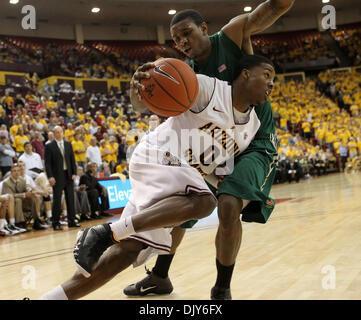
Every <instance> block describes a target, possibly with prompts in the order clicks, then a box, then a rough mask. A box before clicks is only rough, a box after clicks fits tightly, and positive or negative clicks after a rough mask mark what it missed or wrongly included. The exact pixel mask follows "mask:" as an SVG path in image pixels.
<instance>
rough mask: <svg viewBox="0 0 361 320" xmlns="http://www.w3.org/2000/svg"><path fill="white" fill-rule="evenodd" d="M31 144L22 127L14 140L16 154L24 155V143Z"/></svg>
mask: <svg viewBox="0 0 361 320" xmlns="http://www.w3.org/2000/svg"><path fill="white" fill-rule="evenodd" d="M25 142H30V140H29V137H28V136H26V135H25V134H24V129H23V127H22V126H20V127H19V129H18V132H17V134H16V135H15V138H14V145H13V147H14V148H15V150H16V152H18V153H23V152H24V151H25V150H24V143H25Z"/></svg>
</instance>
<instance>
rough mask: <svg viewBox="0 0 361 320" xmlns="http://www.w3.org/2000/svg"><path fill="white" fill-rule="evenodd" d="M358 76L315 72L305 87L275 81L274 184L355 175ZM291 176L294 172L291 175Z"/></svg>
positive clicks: (359, 131)
mask: <svg viewBox="0 0 361 320" xmlns="http://www.w3.org/2000/svg"><path fill="white" fill-rule="evenodd" d="M360 79H361V75H360V74H359V73H356V72H332V71H325V72H322V73H319V75H318V77H317V78H306V81H305V82H295V81H289V82H286V83H282V82H277V83H276V85H275V88H274V90H273V93H272V99H271V101H272V109H273V112H274V117H275V121H276V126H277V132H278V137H279V149H278V152H279V162H278V177H277V179H276V180H277V181H278V182H284V181H287V180H288V177H289V176H288V172H289V171H290V169H288V164H289V163H291V162H292V161H293V162H296V167H297V168H296V169H295V170H296V172H297V174H295V175H294V177H293V178H292V179H291V180H292V181H293V180H295V181H299V179H300V178H302V177H305V178H309V177H311V176H315V175H321V174H327V173H329V172H337V171H338V172H343V171H348V172H350V171H356V170H358V169H359V167H360V165H361V117H360V111H359V108H360V106H361V96H360V83H361V82H360ZM293 173H295V172H293Z"/></svg>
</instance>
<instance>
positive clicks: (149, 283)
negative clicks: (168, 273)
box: [123, 269, 173, 296]
mask: <svg viewBox="0 0 361 320" xmlns="http://www.w3.org/2000/svg"><path fill="white" fill-rule="evenodd" d="M146 270H147V269H146ZM147 274H148V275H147V276H146V277H145V278H144V279H143V280H140V281H139V282H137V283H133V284H130V285H129V286H127V287H126V288H125V289H124V290H123V292H124V294H125V295H127V296H145V295H147V294H150V293H153V294H170V293H171V292H172V291H173V285H172V283H171V282H170V279H169V277H167V278H165V279H164V278H161V277H159V276H157V275H155V274H154V273H153V272H151V271H149V270H147Z"/></svg>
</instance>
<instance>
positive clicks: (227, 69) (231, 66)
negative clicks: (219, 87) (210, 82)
mask: <svg viewBox="0 0 361 320" xmlns="http://www.w3.org/2000/svg"><path fill="white" fill-rule="evenodd" d="M209 39H210V40H211V45H212V51H211V54H210V56H209V57H208V58H207V59H206V60H203V61H201V62H199V63H197V62H195V61H193V60H191V61H190V63H189V64H190V66H191V67H192V68H193V69H194V71H195V72H196V73H201V74H205V75H206V76H208V77H215V78H217V79H220V80H223V81H228V82H232V81H233V79H234V78H235V76H236V74H237V73H236V72H237V67H238V66H239V61H240V59H241V58H242V56H244V53H243V51H242V50H241V49H240V48H239V47H238V46H237V45H236V44H235V43H234V42H233V41H232V40H231V39H230V38H228V36H227V35H226V34H225V33H224V32H223V31H219V32H217V33H215V34H213V35H211V36H210V37H209Z"/></svg>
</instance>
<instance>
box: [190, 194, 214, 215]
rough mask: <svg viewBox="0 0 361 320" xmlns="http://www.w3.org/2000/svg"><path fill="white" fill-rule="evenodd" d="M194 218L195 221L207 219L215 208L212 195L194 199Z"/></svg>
mask: <svg viewBox="0 0 361 320" xmlns="http://www.w3.org/2000/svg"><path fill="white" fill-rule="evenodd" d="M194 201H195V206H194V216H193V218H195V219H202V218H205V217H208V216H209V215H210V214H211V213H212V212H213V210H214V209H215V207H216V206H217V200H216V198H215V197H214V196H213V195H202V196H198V197H197V198H195V199H194Z"/></svg>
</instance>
